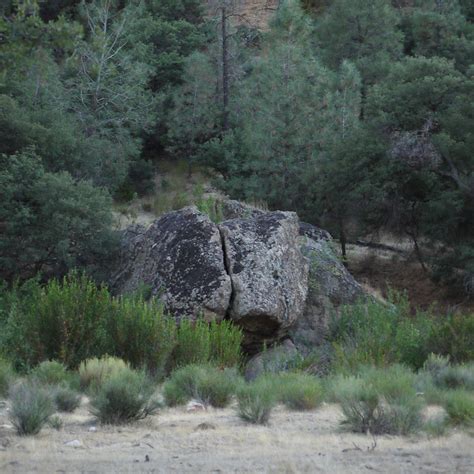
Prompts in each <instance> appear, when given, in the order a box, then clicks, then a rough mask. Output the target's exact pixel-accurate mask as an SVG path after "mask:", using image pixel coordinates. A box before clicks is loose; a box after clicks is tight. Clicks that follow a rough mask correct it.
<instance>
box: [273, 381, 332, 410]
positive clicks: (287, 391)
mask: <svg viewBox="0 0 474 474" xmlns="http://www.w3.org/2000/svg"><path fill="white" fill-rule="evenodd" d="M275 388H276V391H277V393H278V399H279V401H281V402H282V403H284V404H285V406H287V407H288V408H290V409H291V410H313V409H315V408H316V407H317V406H318V405H320V404H321V402H322V400H323V387H322V384H321V382H320V381H319V380H318V379H317V378H316V377H314V376H311V375H305V374H282V375H280V376H279V377H277V378H276V379H275Z"/></svg>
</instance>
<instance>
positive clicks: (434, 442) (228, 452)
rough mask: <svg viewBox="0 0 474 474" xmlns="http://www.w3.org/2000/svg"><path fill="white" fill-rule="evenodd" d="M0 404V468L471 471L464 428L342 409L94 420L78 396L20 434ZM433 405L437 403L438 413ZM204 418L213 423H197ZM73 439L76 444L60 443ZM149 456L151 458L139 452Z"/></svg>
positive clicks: (473, 456)
mask: <svg viewBox="0 0 474 474" xmlns="http://www.w3.org/2000/svg"><path fill="white" fill-rule="evenodd" d="M5 413H6V409H5V408H0V472H2V473H3V472H5V473H25V472H33V471H34V472H41V473H42V472H44V473H46V472H48V473H49V472H58V471H59V472H68V473H75V472H84V471H86V472H119V473H122V472H127V473H128V472H129V473H132V472H133V473H135V472H159V473H161V472H163V473H165V472H166V473H168V472H176V473H178V472H179V473H183V472H200V473H201V472H203V473H207V472H226V473H227V472H239V473H241V472H247V473H255V472H284V473H296V472H308V473H313V472H327V473H331V474H333V473H347V472H350V473H359V472H367V471H368V470H374V471H375V472H384V473H385V472H389V473H391V472H393V473H395V472H396V473H400V472H466V473H467V472H474V453H473V450H472V445H473V439H472V437H470V436H469V435H468V434H465V433H463V432H461V431H452V432H450V433H449V435H448V436H447V437H440V438H435V439H430V438H429V437H428V436H426V435H423V434H420V435H417V436H416V437H412V438H404V437H394V436H380V437H378V438H377V439H376V446H375V447H373V446H374V442H373V440H372V438H370V437H367V436H365V435H358V434H351V433H342V432H340V431H339V430H338V424H339V422H340V420H341V412H340V409H339V407H338V406H337V405H325V406H323V407H322V408H320V409H318V410H316V411H314V412H305V413H298V412H290V411H288V410H286V409H284V408H282V407H278V408H276V409H275V411H274V413H273V415H272V419H271V421H270V424H269V426H254V425H248V424H246V423H245V422H243V421H242V420H240V419H239V418H238V417H237V415H236V413H235V409H234V408H232V407H231V408H228V409H225V410H214V409H208V410H205V411H197V412H186V410H185V409H184V408H179V409H168V410H164V411H163V412H161V413H159V414H158V416H152V417H150V418H149V419H147V420H143V421H141V422H138V423H135V424H132V425H129V426H124V427H120V428H119V427H112V426H106V427H102V426H97V427H96V431H95V430H90V428H91V427H95V425H94V424H93V423H94V421H93V419H92V418H91V416H90V415H89V413H88V411H87V406H85V405H83V406H82V407H81V408H80V409H79V410H78V411H77V412H75V413H74V414H65V415H64V417H63V419H64V427H63V429H62V430H61V431H56V430H54V429H53V428H45V429H44V430H43V431H42V432H41V433H40V434H39V435H38V436H36V437H33V438H28V439H20V438H18V437H17V436H16V435H15V434H14V430H13V429H11V428H9V427H8V420H7V417H6V414H5ZM435 414H436V412H435ZM203 423H207V424H208V425H213V426H214V427H215V429H207V430H202V429H199V428H198V426H199V425H200V424H203ZM73 440H78V441H79V443H80V446H79V447H71V446H67V445H66V444H65V443H67V442H70V441H73ZM146 459H149V461H146Z"/></svg>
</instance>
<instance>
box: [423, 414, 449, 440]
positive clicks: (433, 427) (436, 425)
mask: <svg viewBox="0 0 474 474" xmlns="http://www.w3.org/2000/svg"><path fill="white" fill-rule="evenodd" d="M423 431H425V433H426V434H428V436H430V437H432V438H439V437H440V436H444V435H445V434H446V432H447V431H448V423H447V420H446V416H439V417H437V418H432V419H430V420H428V421H426V422H425V423H424V425H423Z"/></svg>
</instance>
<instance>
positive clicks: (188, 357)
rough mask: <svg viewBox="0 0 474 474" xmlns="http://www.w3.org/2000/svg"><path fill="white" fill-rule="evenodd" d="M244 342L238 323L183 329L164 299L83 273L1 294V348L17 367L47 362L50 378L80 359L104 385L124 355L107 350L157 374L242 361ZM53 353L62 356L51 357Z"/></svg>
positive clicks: (91, 379) (87, 381)
mask: <svg viewBox="0 0 474 474" xmlns="http://www.w3.org/2000/svg"><path fill="white" fill-rule="evenodd" d="M241 341H242V332H241V330H240V328H237V327H236V326H233V325H232V324H231V323H230V322H227V321H224V322H222V323H221V324H219V323H211V324H208V323H205V322H203V321H200V320H198V321H196V323H184V324H183V327H182V328H177V327H176V322H175V320H174V319H173V318H172V317H169V316H168V315H166V314H165V313H164V310H163V306H162V305H161V304H160V303H159V302H158V301H156V300H153V299H152V300H150V301H144V300H143V299H142V298H141V297H139V296H136V295H131V296H128V297H113V296H112V295H111V294H110V292H109V290H108V289H107V288H106V287H104V286H97V285H96V284H95V283H94V282H93V281H92V280H90V279H89V278H88V277H86V276H85V275H83V274H81V275H80V274H77V273H71V274H68V275H67V276H66V277H64V279H62V280H57V279H51V280H50V281H49V282H48V284H47V285H46V286H41V285H40V284H39V283H38V281H37V280H30V281H28V282H27V283H25V284H24V285H22V286H19V285H15V286H14V287H13V288H12V289H11V290H10V291H8V290H5V291H4V292H3V294H2V297H1V298H0V347H1V352H0V353H2V352H3V353H5V355H7V354H8V357H9V358H10V359H11V360H12V361H13V362H14V363H15V365H16V368H17V369H23V370H25V369H28V368H30V367H33V366H36V365H37V364H40V363H41V362H42V364H41V365H39V366H38V369H36V371H35V373H36V374H37V377H38V378H40V379H41V381H42V382H44V381H49V383H58V382H60V381H61V378H62V375H63V372H64V371H65V368H64V366H67V367H69V368H76V367H78V366H80V374H81V385H83V386H86V387H87V386H90V385H94V384H95V385H97V383H98V382H99V381H101V380H102V379H103V378H104V377H105V378H107V377H108V374H109V373H115V372H116V368H117V363H116V359H113V358H106V359H100V360H98V359H94V358H99V357H103V356H105V355H109V356H117V357H121V358H123V359H124V360H125V361H126V362H128V363H129V364H130V365H132V366H133V367H135V368H141V367H146V369H147V370H148V371H149V372H151V373H152V374H154V375H155V376H157V377H162V376H163V375H164V374H165V373H166V371H168V370H169V369H170V368H172V367H176V366H181V365H185V364H186V363H189V362H191V361H194V362H196V363H208V362H210V363H213V364H215V365H218V366H221V367H232V366H235V365H237V364H238V363H239V362H240V360H241ZM91 358H92V359H91ZM90 359H91V360H90ZM49 360H51V361H52V360H55V361H58V362H43V361H49ZM59 362H60V363H59ZM119 362H121V361H120V360H119ZM61 364H64V366H63V365H61ZM121 364H123V363H122V362H121Z"/></svg>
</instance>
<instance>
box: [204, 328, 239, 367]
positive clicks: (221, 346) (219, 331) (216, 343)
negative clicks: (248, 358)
mask: <svg viewBox="0 0 474 474" xmlns="http://www.w3.org/2000/svg"><path fill="white" fill-rule="evenodd" d="M209 335H210V345H211V354H210V358H211V361H212V362H214V363H215V364H217V365H219V366H220V367H236V366H238V365H239V364H240V363H241V362H242V349H241V347H242V339H243V333H242V329H240V328H239V327H237V326H235V325H234V324H233V323H232V322H231V321H221V322H219V323H218V322H215V321H213V322H212V323H211V324H210V326H209Z"/></svg>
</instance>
